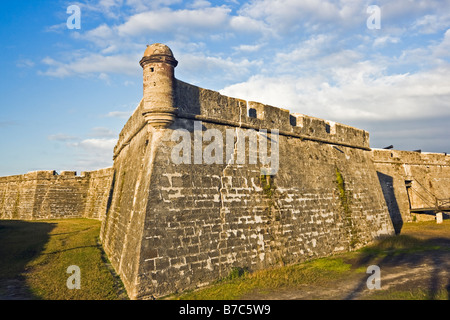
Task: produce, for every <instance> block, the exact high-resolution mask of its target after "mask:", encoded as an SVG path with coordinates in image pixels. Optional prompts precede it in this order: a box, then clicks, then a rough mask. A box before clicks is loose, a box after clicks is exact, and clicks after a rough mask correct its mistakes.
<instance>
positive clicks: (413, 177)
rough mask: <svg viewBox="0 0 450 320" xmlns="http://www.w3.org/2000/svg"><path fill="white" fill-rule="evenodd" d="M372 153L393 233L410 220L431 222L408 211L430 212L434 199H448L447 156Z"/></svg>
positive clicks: (449, 162) (449, 166)
mask: <svg viewBox="0 0 450 320" xmlns="http://www.w3.org/2000/svg"><path fill="white" fill-rule="evenodd" d="M372 153H373V161H374V165H375V168H376V170H377V174H378V177H379V180H380V184H381V186H382V189H383V193H384V195H385V198H386V201H387V203H388V207H389V211H390V214H391V217H392V219H393V222H394V224H395V225H396V229H399V228H401V225H402V223H403V222H408V221H411V220H413V219H419V220H420V219H426V218H427V217H428V218H429V219H434V215H425V214H414V213H411V210H410V209H411V208H413V209H421V208H430V207H434V206H435V202H436V199H450V192H449V187H448V186H449V185H450V156H449V155H446V154H439V153H421V152H412V151H400V150H384V149H383V150H380V149H374V150H373V152H372Z"/></svg>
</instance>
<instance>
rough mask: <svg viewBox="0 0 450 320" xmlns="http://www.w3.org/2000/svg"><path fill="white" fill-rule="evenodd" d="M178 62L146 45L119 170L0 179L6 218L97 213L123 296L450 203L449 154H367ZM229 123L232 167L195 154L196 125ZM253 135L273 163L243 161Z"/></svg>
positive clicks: (342, 130) (303, 256)
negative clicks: (189, 79)
mask: <svg viewBox="0 0 450 320" xmlns="http://www.w3.org/2000/svg"><path fill="white" fill-rule="evenodd" d="M177 64H178V62H177V60H176V59H175V57H174V55H173V53H172V51H171V50H170V49H169V48H168V47H167V46H165V45H162V44H153V45H151V46H148V47H147V49H146V51H145V53H144V56H143V58H142V60H141V61H140V65H141V66H142V68H143V84H144V85H143V87H144V90H143V99H142V100H141V102H140V104H139V105H138V107H137V108H136V110H135V111H134V113H133V115H132V116H131V117H130V119H129V120H128V121H127V122H126V124H125V125H124V127H123V129H122V131H121V133H120V135H119V138H118V142H117V144H116V146H115V148H114V152H113V159H114V165H113V167H111V168H106V169H102V170H97V171H92V172H82V173H81V174H80V175H77V174H76V172H71V171H65V172H61V173H60V174H57V173H56V172H55V171H37V172H30V173H27V174H24V175H16V176H9V177H2V178H0V219H20V220H37V219H55V218H74V217H85V218H91V219H98V220H100V221H101V222H102V225H101V234H100V239H101V241H102V245H103V248H104V250H105V252H106V254H107V255H108V257H109V259H110V261H111V263H112V265H113V267H114V268H115V270H116V272H117V273H118V274H119V275H120V277H121V279H122V281H123V283H124V285H125V287H126V289H127V292H128V295H129V297H130V298H132V299H148V298H150V297H152V296H155V297H160V296H164V295H167V294H170V293H173V292H176V291H183V290H186V289H193V288H197V287H201V286H203V285H206V284H209V283H211V282H213V281H214V280H217V279H220V278H222V277H225V276H227V275H228V274H229V272H230V271H231V270H232V269H233V268H247V269H249V270H250V271H255V270H259V269H264V268H270V267H273V266H278V265H285V264H292V263H298V262H302V261H305V260H308V259H312V258H317V257H324V256H328V255H332V254H334V253H338V252H344V251H350V250H355V249H357V248H360V247H362V246H365V245H367V244H369V243H370V242H372V241H373V240H375V239H376V238H378V237H380V236H383V235H392V234H395V233H399V232H400V230H401V227H402V224H403V222H406V221H411V220H413V219H416V217H422V216H427V215H426V214H424V213H427V212H429V211H431V212H432V213H433V212H434V213H437V214H441V213H440V211H443V210H438V209H439V201H442V199H448V198H450V190H449V187H448V186H449V185H450V157H449V156H447V155H446V154H436V153H421V152H409V151H398V150H389V149H371V148H370V144H369V133H368V132H367V131H364V130H361V129H357V128H353V127H350V126H346V125H343V124H339V123H334V122H331V121H326V120H323V119H318V118H315V117H311V116H307V115H303V114H299V113H290V112H289V111H288V110H284V109H280V108H276V107H272V106H269V105H265V104H261V103H258V102H252V101H244V100H241V99H236V98H231V97H227V96H224V95H221V94H219V93H218V92H215V91H211V90H207V89H203V88H199V87H197V86H194V85H191V84H188V83H185V82H183V81H180V80H178V79H176V78H175V76H174V69H175V67H176V66H177ZM196 127H197V128H198V127H200V128H201V129H200V132H198V131H199V130H195V128H196ZM230 131H231V132H236V135H234V136H231V139H229V140H227V142H231V147H230V146H229V144H227V145H226V147H224V148H223V150H221V149H216V150H215V152H216V153H217V152H223V154H222V155H223V156H224V157H223V159H226V160H227V161H224V162H223V163H205V161H195V157H198V154H196V151H195V150H198V148H199V145H198V144H197V145H196V143H197V142H198V138H199V133H200V139H202V137H201V135H202V133H203V132H204V133H206V132H215V133H222V135H223V137H227V139H228V137H229V134H228V133H229V132H230ZM174 132H181V133H182V136H185V137H186V136H187V137H190V138H191V139H189V140H187V141H189V144H190V146H191V149H190V150H192V152H191V153H189V152H187V151H185V150H183V159H185V160H186V159H187V160H192V159H193V161H185V162H181V163H175V162H174V161H173V150H174V148H175V147H176V146H177V145H179V144H178V143H179V141H177V140H176V139H173V133H174ZM239 133H242V134H241V135H240V134H239ZM227 134H228V135H227ZM252 134H253V135H254V134H256V135H257V136H258V138H259V144H260V145H263V144H265V143H267V145H271V146H273V145H275V144H276V150H277V152H278V155H279V157H278V159H279V163H278V167H277V170H263V169H265V168H266V167H267V166H266V164H262V163H258V162H257V161H253V162H252V161H248V160H247V161H245V162H242V161H237V157H238V156H239V155H238V154H237V153H238V150H239V148H237V147H236V145H237V144H238V140H239V139H241V142H242V139H244V140H243V142H244V144H243V146H244V147H243V149H240V150H241V153H242V151H244V152H246V153H245V154H246V155H247V156H250V157H251V152H252V149H251V147H250V140H251V136H252ZM246 137H247V138H248V143H246ZM209 138H211V137H209ZM196 139H197V141H196ZM203 139H205V140H206V138H205V137H203ZM209 141H211V139H210V140H209ZM209 143H211V142H205V141H203V143H202V144H201V145H200V151H205V152H206V151H207V150H206V149H207V148H208V145H209ZM202 149H203V150H202ZM272 150H273V149H272ZM272 152H273V151H272ZM220 156H221V155H220ZM200 157H201V153H200ZM197 160H198V159H197ZM200 160H202V158H200ZM432 217H433V218H434V216H432Z"/></svg>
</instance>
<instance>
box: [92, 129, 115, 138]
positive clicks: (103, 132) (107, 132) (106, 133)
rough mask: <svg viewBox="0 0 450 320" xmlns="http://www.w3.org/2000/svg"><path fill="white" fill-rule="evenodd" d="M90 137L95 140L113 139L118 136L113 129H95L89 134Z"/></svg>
mask: <svg viewBox="0 0 450 320" xmlns="http://www.w3.org/2000/svg"><path fill="white" fill-rule="evenodd" d="M89 136H90V137H94V138H113V137H116V136H118V135H117V134H115V133H114V132H113V131H112V130H111V129H108V128H105V127H95V128H92V129H91V131H90V132H89Z"/></svg>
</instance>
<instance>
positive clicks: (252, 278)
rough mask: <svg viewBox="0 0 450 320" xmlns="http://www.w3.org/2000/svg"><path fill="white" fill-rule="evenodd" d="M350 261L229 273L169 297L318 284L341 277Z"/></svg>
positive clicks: (219, 296)
mask: <svg viewBox="0 0 450 320" xmlns="http://www.w3.org/2000/svg"><path fill="white" fill-rule="evenodd" d="M350 267H351V265H350V264H347V263H345V262H344V261H343V260H342V259H341V258H322V259H316V260H312V261H308V262H305V263H302V264H296V265H292V266H286V267H281V268H274V269H268V270H261V271H256V272H253V273H249V272H244V273H242V274H241V275H240V276H239V277H236V276H233V274H235V273H236V272H235V271H234V270H233V271H232V272H231V276H228V277H226V278H224V279H221V280H219V281H216V283H215V285H213V286H211V287H208V288H205V289H202V290H198V291H190V292H187V293H184V294H181V295H174V296H171V297H170V298H173V299H180V300H234V299H240V298H241V297H243V296H244V295H246V294H248V293H251V292H255V291H257V292H259V293H269V292H273V291H274V290H276V289H281V288H295V287H298V286H299V285H302V284H312V283H314V284H317V283H320V282H324V281H329V280H333V279H336V278H338V277H340V276H341V275H342V274H344V273H347V272H348V271H349V270H350Z"/></svg>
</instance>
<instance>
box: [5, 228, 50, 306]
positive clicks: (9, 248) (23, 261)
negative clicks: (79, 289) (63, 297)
mask: <svg viewBox="0 0 450 320" xmlns="http://www.w3.org/2000/svg"><path fill="white" fill-rule="evenodd" d="M55 227H56V223H45V222H27V221H15V220H0V257H1V259H0V300H31V299H37V297H36V296H34V295H33V294H32V293H31V291H30V289H29V287H28V286H27V285H26V282H25V277H24V274H25V273H26V272H27V265H28V264H29V263H30V262H31V261H32V260H33V259H35V258H36V257H37V256H39V254H40V253H41V252H42V251H43V249H44V246H45V244H46V243H47V242H48V241H49V239H50V232H51V231H52V230H53V229H54V228H55Z"/></svg>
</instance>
